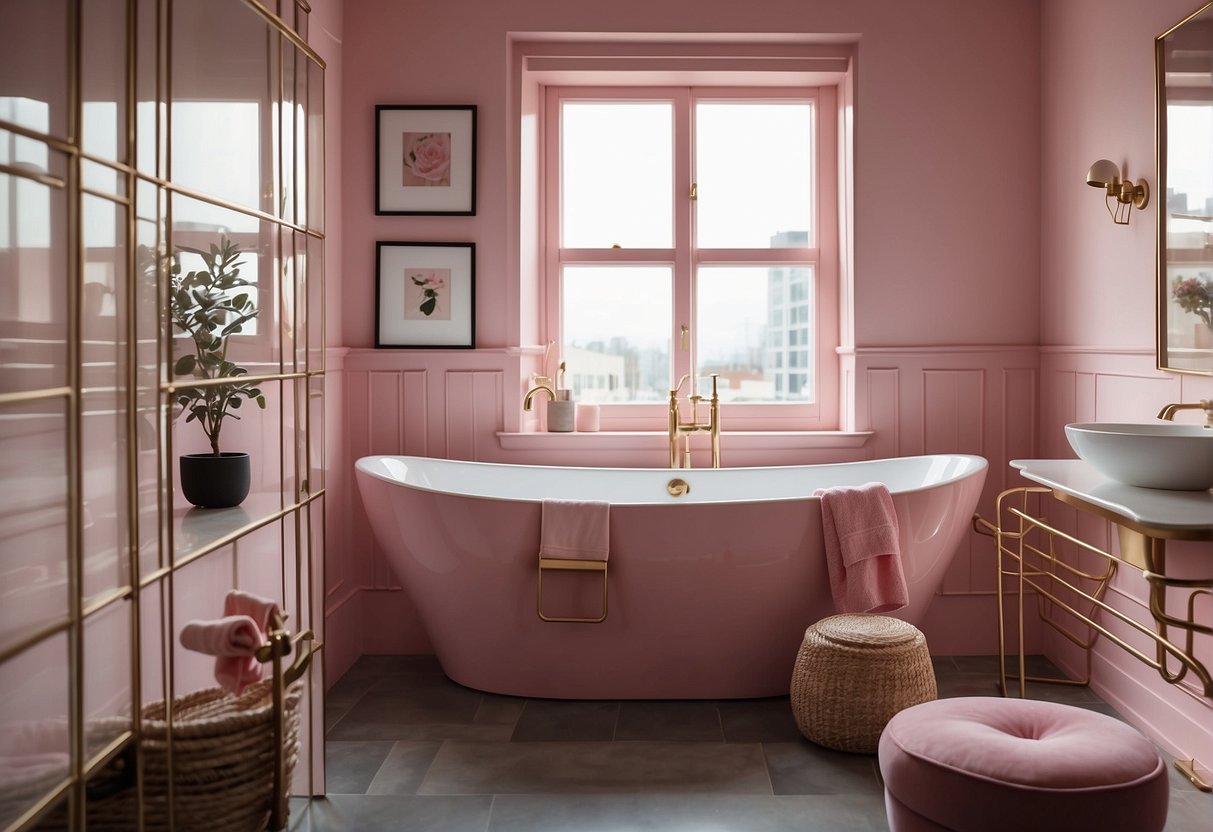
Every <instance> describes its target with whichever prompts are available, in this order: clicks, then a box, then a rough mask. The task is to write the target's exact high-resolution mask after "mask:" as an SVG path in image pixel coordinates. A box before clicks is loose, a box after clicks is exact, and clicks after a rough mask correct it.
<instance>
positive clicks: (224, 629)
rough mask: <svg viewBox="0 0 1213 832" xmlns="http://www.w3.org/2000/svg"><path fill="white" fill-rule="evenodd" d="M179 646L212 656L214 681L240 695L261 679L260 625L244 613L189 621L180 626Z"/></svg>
mask: <svg viewBox="0 0 1213 832" xmlns="http://www.w3.org/2000/svg"><path fill="white" fill-rule="evenodd" d="M180 640H181V646H182V647H184V648H185V649H187V650H194V651H197V652H199V653H205V654H206V655H208V656H215V657H216V658H215V681H217V682H218V683H219V686H220V687H222V688H223V689H224V690H226V691H227V692H228V693H234V694H236V695H237V696H239V695H240V694H241V693H242V692H243V691H244V689H245V687H247V686H248V685H251V684H252V683H253V682H256V681H257V680H259V679H260V678H261V662H259V661H257V658H256V652H257V648H258V647H260V646H261V645H263V644H265V634H264V632H263V631H262V629H261V627H259V626H258V625H257V622H256V621H254V620H253V619H252V618H250V617H249V616H247V615H229V616H226V617H225V618H220V619H217V620H215V621H191V622H189V623H188V624H186V625H185V626H184V627H183V628H182V629H181V635H180Z"/></svg>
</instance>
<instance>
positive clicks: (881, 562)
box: [813, 482, 910, 612]
mask: <svg viewBox="0 0 1213 832" xmlns="http://www.w3.org/2000/svg"><path fill="white" fill-rule="evenodd" d="M813 496H814V497H820V498H821V531H822V536H823V538H824V540H825V550H826V567H827V568H828V570H829V573H830V591H831V592H832V593H833V596H834V609H835V611H836V612H891V611H893V610H899V609H901V608H902V607H904V606H906V604H908V603H909V602H910V595H909V592H908V590H907V589H906V579H905V575H904V574H903V572H902V568H901V549H900V547H899V545H898V542H897V512H896V511H895V510H894V508H893V497H892V496H891V495H890V494H889V489H888V488H886V487H885V486H884V485H883V484H882V483H878V482H870V483H867V484H866V485H861V486H857V487H838V488H824V489H818V490H817V491H815V492H814V493H813Z"/></svg>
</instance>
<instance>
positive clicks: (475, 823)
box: [291, 656, 1213, 832]
mask: <svg viewBox="0 0 1213 832" xmlns="http://www.w3.org/2000/svg"><path fill="white" fill-rule="evenodd" d="M1031 659H1032V662H1031V664H1030V665H1029V670H1028V672H1029V674H1040V675H1045V674H1050V675H1052V674H1055V672H1056V671H1055V670H1053V669H1052V668H1051V666H1049V665H1048V662H1046V661H1044V660H1043V659H1040V658H1039V657H1031ZM935 673H936V678H937V680H938V682H939V695H940V696H975V695H989V696H993V695H996V689H995V678H996V675H997V659H996V658H994V657H989V656H974V657H956V658H937V659H935ZM1029 696H1031V697H1033V698H1039V699H1052V700H1056V701H1061V702H1066V703H1069V704H1073V705H1078V706H1080V707H1084V708H1091V709H1093V710H1098V711H1101V712H1103V713H1106V714H1109V715H1112V716H1117V714H1116V712H1115V711H1114V710H1113V709H1112V708H1111V707H1110V706H1108V705H1107V704H1105V703H1104V702H1102V701H1101V700H1100V699H1099V698H1098V697H1096V696H1095V694H1093V693H1091V692H1090V691H1089V690H1087V689H1086V688H1082V687H1063V686H1054V685H1041V684H1033V685H1031V686H1030V689H1029ZM327 708H328V713H327V725H328V731H327V766H328V790H329V795H328V797H327V798H325V799H317V800H313V801H311V802H310V803H309V802H307V801H296V802H295V803H294V805H293V808H292V817H291V828H292V829H294V830H299V832H335V831H336V830H359V832H379V830H393V832H556V830H561V832H563V831H564V830H576V831H577V832H631V830H654V832H743V831H744V832H778V831H779V830H804V831H807V830H829V832H852V831H853V832H870V830H887V829H888V826H887V824H886V822H885V814H884V803H883V793H882V787H881V783H880V774H879V770H878V768H877V765H876V758H875V756H868V755H858V754H845V753H842V752H836V751H830V750H827V749H824V748H821V747H818V746H816V745H814V744H813V743H810V742H808V741H807V740H805V739H803V738H802V737H801V735H800V732H799V731H798V730H797V728H796V723H795V721H794V720H793V718H792V714H791V710H790V708H789V705H788V700H787V698H786V697H780V698H775V699H752V700H733V701H719V702H713V701H679V702H649V701H624V702H614V701H610V702H605V701H592V702H580V701H579V702H570V701H561V700H547V699H517V698H513V697H508V696H496V695H494V694H486V693H480V692H478V691H474V690H469V689H468V688H464V687H461V686H459V685H457V684H455V683H454V682H451V681H450V680H448V679H447V678H446V677H445V676H443V674H442V671H441V669H440V668H439V666H438V664H437V663H436V662H435V660H434V659H433V658H432V657H428V656H365V657H363V658H362V659H360V660H359V661H358V663H357V664H356V665H355V666H354V667H353V668H352V669H351V670H350V671H349V673H347V674H346V675H345V677H343V678H342V679H341V680H340V681H339V682H338V683H337V684H336V685H335V686H334V687H333V689H332V690H331V691H330V692H329V695H328V703H327ZM1164 756H1165V755H1164ZM1209 829H1213V796H1211V795H1208V794H1205V793H1202V792H1199V791H1197V790H1196V789H1195V788H1194V787H1193V786H1192V785H1191V784H1190V783H1188V782H1187V781H1186V780H1184V779H1183V778H1182V777H1181V776H1180V775H1179V774H1178V773H1177V772H1174V771H1172V778H1171V810H1170V816H1169V819H1168V823H1167V832H1208V830H1209Z"/></svg>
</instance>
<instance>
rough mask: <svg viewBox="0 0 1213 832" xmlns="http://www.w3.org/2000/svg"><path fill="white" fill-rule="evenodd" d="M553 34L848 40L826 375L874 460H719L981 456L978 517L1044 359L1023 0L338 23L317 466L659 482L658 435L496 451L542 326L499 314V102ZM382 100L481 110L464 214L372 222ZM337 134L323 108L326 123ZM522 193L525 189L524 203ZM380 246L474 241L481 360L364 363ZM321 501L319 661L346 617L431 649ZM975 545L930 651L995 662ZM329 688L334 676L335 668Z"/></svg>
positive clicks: (960, 567)
mask: <svg viewBox="0 0 1213 832" xmlns="http://www.w3.org/2000/svg"><path fill="white" fill-rule="evenodd" d="M545 32H556V33H565V34H576V33H583V35H585V36H589V35H593V36H596V37H609V36H612V35H614V36H619V35H621V34H624V33H626V35H627V36H629V37H630V36H635V37H640V38H645V37H647V38H650V39H655V38H658V37H665V38H671V37H686V36H687V35H686V33H689V32H696V33H701V34H700V36H702V37H704V38H716V39H719V36H720V34H721V33H726V34H728V33H785V34H784V35H783V37H785V38H787V37H795V34H791V35H789V34H786V33H802V35H817V36H819V37H824V38H826V39H830V38H832V39H834V40H843V41H849V42H857V43H858V49H857V55H858V64H857V72H856V77H855V81H854V96H853V97H854V102H855V105H856V108H855V111H854V120H855V137H856V138H855V149H854V156H855V171H854V177H853V180H852V181H848V186H849V187H848V191H847V196H848V198H850V199H853V203H854V214H855V223H854V226H855V227H854V258H853V264H852V266H853V271H854V287H853V298H854V301H853V304H854V309H855V312H854V321H853V333H854V339H853V340H854V344H855V346H856V351H855V353H853V354H848V355H845V356H842V357H840V363H841V364H842V366H843V367H844V369H845V373H844V382H843V383H844V385H849V389H850V390H851V391H853V392H852V394H851V395H852V396H853V399H854V403H855V408H856V410H855V415H854V425H855V427H856V428H857V429H860V430H863V429H866V428H867V427H868V426H875V428H876V433H875V436H874V437H873V438H872V439H871V440H869V442H868V443H867V444H864V443H863V442H860V443H859V444H854V443H851V444H849V446H838V445H830V444H828V443H827V444H825V445H823V444H821V443H817V442H813V441H812V440H805V439H804V438H797V439H790V440H788V441H775V442H771V441H769V440H763V439H761V438H754V437H742V436H736V435H734V436H732V437H730V436H729V435H728V431H727V426H726V436H725V438H724V449H725V450H724V453H725V464H726V465H756V464H761V465H768V464H793V463H798V462H824V461H833V460H845V459H856V458H867V457H870V456H877V455H884V454H886V453H890V452H892V453H916V452H920V451H921V450H932V451H933V450H940V451H952V450H966V451H973V452H977V453H982V454H983V455H985V456H987V458H989V459H990V460H991V463H992V476H991V485H990V486H989V487H988V488H987V497H986V499H985V501H984V502H986V503H988V502H989V499H990V496H989V495H990V494H992V493H994V491H993V490H992V489H994V485H993V484H994V483H997V482H999V481H1000V478H1001V476H1002V470H1001V469H1004V468H1005V461H1006V459H1008V458H1009V457H1008V456H1007V454H1008V453H1010V452H1015V453H1017V454H1019V455H1023V453H1024V452H1026V451H1027V450H1028V449H1030V448H1031V447H1032V443H1033V442H1034V441H1035V436H1034V434H1033V433H1032V432H1031V430H1030V429H1029V430H1028V432H1027V433H1026V434H1024V432H1023V430H1022V429H1021V428H1020V427H1019V425H1021V424H1023V423H1024V420H1023V419H1022V418H1020V419H1017V420H1016V424H1015V426H1013V427H1012V428H1010V429H1008V428H1007V426H1006V425H1005V424H1004V417H1003V416H1002V415H1000V414H1003V413H1005V412H1012V413H1016V414H1019V415H1020V416H1022V414H1023V413H1024V408H1025V407H1027V408H1029V410H1028V412H1029V413H1031V412H1032V410H1031V409H1030V408H1032V407H1034V403H1032V402H1033V400H1032V392H1033V391H1034V389H1035V388H1034V384H1035V378H1036V375H1035V374H1036V372H1037V356H1036V353H1035V345H1036V343H1037V342H1038V340H1039V329H1038V324H1039V314H1038V306H1039V296H1038V281H1037V274H1038V258H1039V235H1040V230H1039V229H1040V226H1039V220H1038V216H1039V180H1038V179H1037V178H1036V177H1035V176H1034V175H1033V173H1032V172H1033V171H1036V170H1038V169H1039V165H1040V153H1039V111H1038V106H1039V43H1040V33H1039V13H1038V4H1037V3H1035V2H1028V3H1023V2H1013V1H1012V0H1005V2H983V3H981V4H973V3H969V2H965V1H964V0H924V1H923V2H916V3H914V4H897V3H888V2H881V0H859V2H852V3H847V4H839V3H831V2H826V0H807V1H806V0H772V2H768V3H763V4H761V5H758V6H754V5H750V6H737V5H736V4H733V3H728V2H725V1H724V0H706V1H705V2H701V3H699V4H697V5H696V7H695V13H694V17H693V19H689V18H688V17H687V6H686V4H684V3H676V2H668V1H666V0H658V2H652V0H621V2H617V3H612V4H574V3H564V2H560V0H520V1H519V2H513V3H508V4H484V3H478V2H473V0H452V2H447V3H443V4H428V5H421V6H418V5H415V4H409V5H407V6H405V5H402V4H399V3H393V2H390V0H363V1H362V2H358V3H356V4H354V3H351V4H347V6H346V9H345V17H344V21H343V35H344V37H343V44H351V45H352V48H351V49H348V50H344V51H343V62H342V70H341V72H342V77H343V86H342V97H341V107H342V119H343V123H344V125H345V132H344V134H343V136H342V143H343V144H342V154H341V171H340V176H341V180H342V191H343V200H344V202H343V206H342V210H343V212H344V215H343V216H344V227H343V233H342V245H343V253H342V258H341V263H340V265H339V266H338V269H339V272H340V273H339V277H338V276H337V275H335V274H334V273H333V272H330V274H329V279H330V284H331V283H332V282H334V281H335V280H339V281H340V289H341V296H342V312H341V314H342V326H341V332H340V339H334V338H332V337H330V340H329V343H330V345H332V346H333V347H349V348H350V349H349V351H348V353H344V354H343V355H342V357H341V361H342V364H341V369H340V370H339V375H340V380H339V381H338V380H336V377H335V375H334V374H333V373H330V390H331V389H334V388H333V385H334V384H340V385H341V386H342V389H343V392H344V405H345V409H344V412H343V413H342V414H341V415H340V417H339V418H340V419H342V420H344V424H343V426H344V434H342V435H341V440H340V441H341V442H343V443H344V445H342V448H343V452H344V453H346V454H347V456H345V457H344V459H341V460H340V461H339V460H338V458H337V457H336V456H335V455H332V456H331V457H330V462H331V465H330V468H332V467H335V466H339V465H340V464H345V465H347V466H348V465H350V464H352V461H353V460H354V459H356V458H357V457H358V456H359V455H361V454H364V453H372V452H386V453H398V452H399V453H421V454H429V455H435V456H453V457H460V458H472V459H485V460H502V461H505V460H510V461H517V462H544V463H554V464H583V465H606V464H613V465H646V466H652V465H661V464H663V457H664V449H663V447H664V438H663V437H662V436H661V435H660V434H659V433H654V434H652V435H650V436H648V437H642V438H638V439H634V440H628V439H624V438H615V439H611V440H605V439H603V438H601V437H598V438H596V439H589V440H586V439H584V438H582V437H574V438H571V439H567V440H557V441H552V440H550V439H548V438H547V437H544V438H541V439H539V440H538V441H534V442H528V441H526V440H525V439H522V440H514V439H510V438H506V439H505V440H503V439H502V438H500V437H499V436H498V435H497V434H498V432H499V431H515V430H518V427H516V426H517V425H521V426H522V429H523V430H528V429H532V430H533V429H534V424H535V422H534V418H533V417H532V416H531V415H530V414H521V411H520V403H521V397H522V393H523V392H524V390H525V388H524V383H523V382H524V379H525V377H526V375H527V373H528V372H529V371H530V370H531V369H532V368H533V366H534V356H535V353H534V344H533V341H534V339H535V335H534V325H533V323H532V322H533V320H534V316H533V315H529V314H522V313H514V314H511V312H510V309H511V306H510V304H511V302H513V303H514V304H515V306H514V307H513V308H515V309H517V303H518V300H517V298H519V297H523V298H525V297H533V296H534V290H533V286H534V281H535V276H534V275H533V274H532V273H530V266H529V265H527V266H526V268H527V271H526V272H522V273H520V265H519V252H518V246H517V242H516V241H513V240H511V239H510V233H511V232H510V227H511V226H510V223H511V215H512V212H516V211H517V210H518V207H517V203H516V202H512V200H517V199H519V196H518V195H517V194H512V193H511V191H510V189H509V187H508V185H509V182H510V181H511V176H513V177H515V181H516V179H517V160H516V159H514V158H512V155H511V154H512V148H511V147H510V144H509V137H510V135H511V125H510V124H509V113H510V110H509V102H508V101H507V97H506V96H507V91H508V90H509V89H510V86H511V84H510V81H511V79H510V75H509V71H508V66H507V57H508V44H509V38H510V37H511V35H517V36H519V37H521V36H523V35H526V36H527V37H530V36H531V35H530V34H527V33H545ZM680 33H681V34H680ZM958 102H959V103H960V106H958ZM390 103H399V104H404V103H409V104H424V103H454V104H475V105H477V107H478V108H479V110H478V132H479V136H478V154H477V180H478V185H477V190H478V201H477V213H476V216H474V217H458V218H444V217H381V216H376V215H375V213H374V186H373V176H374V170H375V167H374V159H373V158H372V154H373V147H374V106H375V105H376V104H390ZM331 116H332V110H331V107H330V122H331ZM332 158H333V157H332V155H331V154H330V160H331V159H332ZM992 169H997V170H999V171H1005V172H1006V174H1005V178H1004V177H1003V175H1002V174H999V175H998V176H995V177H993V178H994V179H996V180H998V181H1003V182H1004V186H998V187H993V186H992V185H991V179H992V176H991V170H992ZM330 181H331V179H330ZM528 193H530V191H529V190H528V189H526V188H524V189H523V190H522V199H523V202H524V204H529V203H528V197H527V194H528ZM377 240H406V241H455V242H461V241H472V242H475V243H476V246H477V286H476V289H477V346H478V349H476V350H475V351H470V352H464V351H450V352H435V351H412V350H372V349H367V348H368V347H370V346H371V345H372V342H373V331H374V330H373V314H374V308H375V301H374V282H375V279H374V274H375V263H374V252H375V245H374V244H375V241H377ZM522 254H523V262H524V264H529V262H530V261H529V260H527V259H526V253H525V251H524V252H523V253H522ZM520 286H521V290H520ZM331 312H332V310H330V314H331ZM333 333H334V329H333V328H330V335H332V334H333ZM848 340H850V339H848ZM1026 403H1027V404H1026ZM1027 422H1028V423H1030V422H1031V420H1030V419H1029V420H1027ZM331 428H332V425H330V429H331ZM653 428H654V431H661V430H662V425H657V424H655V425H654V426H653ZM330 436H332V433H331V431H330ZM503 442H504V443H505V444H504V445H503ZM333 482H335V479H333V478H332V477H331V478H330V485H331V484H332V483H333ZM347 482H348V481H347ZM350 484H351V485H352V483H350ZM330 495H331V496H330V506H331V510H332V514H331V515H330V524H331V525H330V529H329V540H330V544H329V551H328V558H329V573H330V580H329V591H330V595H329V602H328V603H329V610H330V622H329V623H330V630H331V632H330V641H331V643H332V640H333V639H340V640H341V643H342V644H344V645H346V649H353V642H354V639H353V638H350V637H349V636H348V634H342V635H338V630H339V629H340V630H342V631H344V629H345V626H348V623H349V622H351V621H352V619H353V617H354V616H353V613H352V612H351V610H350V608H351V606H352V605H354V604H355V603H358V604H360V606H361V610H362V613H363V617H362V628H361V632H360V633H359V635H358V637H357V638H358V644H359V647H360V649H361V650H362V651H363V652H416V651H424V650H427V649H428V640H427V639H426V637H425V634H424V630H423V629H421V628H420V626H419V625H418V624H417V623H416V622H415V621H414V619H413V613H412V611H411V606H410V605H409V604H408V601H407V592H406V591H402V589H401V588H400V587H399V586H398V583H397V582H396V580H395V578H394V576H393V575H392V574H391V570H390V569H389V568H388V567H387V565H386V564H385V563H384V562H383V560H382V557H381V556H380V554H379V553H378V552H377V550H376V548H375V546H374V542H373V540H372V539H371V537H370V534H369V530H368V529H367V527H366V524H365V519H364V518H363V517H362V515H361V511H362V509H361V505H360V501H359V500H358V495H357V494H356V493H355V492H354V491H352V490H351V489H350V488H348V487H347V488H345V489H342V490H341V491H340V492H338V491H337V490H336V489H332V490H331V491H330ZM987 510H988V509H987ZM987 542H988V541H985V540H974V541H972V543H971V545H969V546H967V547H966V549H965V551H964V552H963V553H962V554H961V555H960V556H959V557H958V559H957V563H956V564H955V566H954V567H953V573H952V574H950V575H949V581H948V586H949V595H947V596H944V597H942V598H940V599H939V605H938V615H937V620H936V621H935V622H934V623H932V624H931V625H930V627H929V630H928V635H929V637H930V638H931V639H932V647H933V649H936V650H937V652H943V653H948V652H952V653H959V652H968V653H973V652H989V651H990V650H991V649H992V648H993V644H994V629H993V612H992V610H993V605H992V596H991V594H990V588H989V587H990V583H991V574H992V573H990V569H991V567H990V561H991V559H992V547H989V546H986V545H985V544H986V543H987ZM983 547H984V549H983ZM336 576H339V577H336ZM338 583H339V585H340V588H339V589H334V587H336V586H338ZM355 593H356V594H355ZM338 617H340V620H341V621H342V622H343V625H342V627H340V628H338V627H337V626H336V625H335V622H336V621H337V620H338ZM329 661H330V663H331V664H332V665H333V666H337V667H339V666H341V665H342V664H343V663H344V658H343V659H342V661H338V660H337V657H336V656H335V655H332V654H331V655H330V657H329ZM329 678H330V679H332V678H335V676H334V675H333V674H332V672H331V671H330V674H329Z"/></svg>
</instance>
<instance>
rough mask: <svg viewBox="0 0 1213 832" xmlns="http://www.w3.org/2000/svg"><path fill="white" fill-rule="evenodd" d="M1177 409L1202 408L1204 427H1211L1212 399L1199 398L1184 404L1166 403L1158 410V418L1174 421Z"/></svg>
mask: <svg viewBox="0 0 1213 832" xmlns="http://www.w3.org/2000/svg"><path fill="white" fill-rule="evenodd" d="M1177 410H1203V411H1204V412H1205V427H1207V428H1213V399H1201V400H1200V401H1198V402H1188V403H1186V404H1168V405H1165V406H1164V407H1163V409H1162V410H1160V411H1158V418H1159V419H1166V420H1167V421H1169V422H1170V421H1174V419H1175V412H1176V411H1177Z"/></svg>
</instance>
